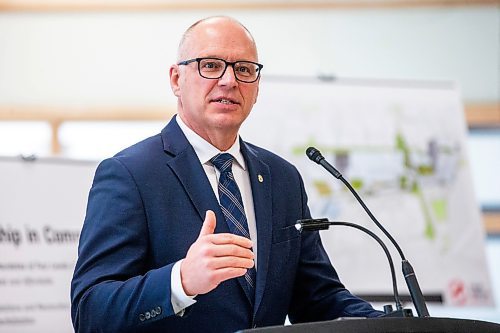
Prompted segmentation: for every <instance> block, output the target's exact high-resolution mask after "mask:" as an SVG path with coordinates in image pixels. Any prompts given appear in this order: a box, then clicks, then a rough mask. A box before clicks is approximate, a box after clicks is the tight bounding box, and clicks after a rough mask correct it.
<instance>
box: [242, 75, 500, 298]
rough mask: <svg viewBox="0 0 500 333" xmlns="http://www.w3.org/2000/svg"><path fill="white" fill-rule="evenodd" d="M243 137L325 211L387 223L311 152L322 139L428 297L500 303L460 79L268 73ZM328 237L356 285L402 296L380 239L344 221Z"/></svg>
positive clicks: (334, 216)
mask: <svg viewBox="0 0 500 333" xmlns="http://www.w3.org/2000/svg"><path fill="white" fill-rule="evenodd" d="M242 136H243V138H244V139H245V140H247V141H250V142H252V143H255V144H257V145H260V146H262V147H265V148H268V149H270V150H271V151H274V152H276V153H277V154H279V155H281V156H283V157H284V158H285V159H287V160H289V161H290V162H291V163H293V164H294V165H296V166H297V167H298V168H299V170H300V172H301V174H302V176H303V178H304V181H305V184H306V190H307V191H308V195H309V207H310V208H311V212H312V215H313V217H316V218H320V217H328V218H330V220H337V221H350V222H355V223H358V224H361V225H363V226H365V227H368V228H369V229H371V230H373V231H375V230H377V228H376V227H375V225H374V224H373V223H372V222H371V221H370V220H369V218H368V216H367V215H366V213H365V212H364V211H363V210H362V208H361V207H360V205H359V204H358V203H357V202H356V201H355V199H354V197H353V196H352V195H351V193H349V192H348V190H347V189H346V188H345V187H344V185H343V184H342V183H341V182H340V181H339V180H337V179H335V178H333V177H332V176H331V175H330V174H328V173H327V172H326V171H325V170H324V169H323V168H322V167H321V166H319V165H317V164H314V163H313V162H311V161H310V160H309V159H308V158H307V157H306V155H305V150H306V148H307V147H308V146H316V147H317V148H318V149H319V150H320V151H322V153H323V155H324V156H325V158H326V159H327V160H329V161H330V162H331V163H332V164H333V165H334V166H336V167H337V168H338V169H339V170H340V172H341V173H342V174H343V175H344V177H345V178H346V179H347V180H349V181H350V182H351V183H352V184H353V186H354V187H355V188H356V189H357V191H358V193H359V194H360V195H361V197H362V198H364V200H365V202H366V204H367V205H368V207H369V208H370V209H371V210H372V212H373V214H374V215H375V216H376V217H377V218H378V220H379V221H380V222H381V223H382V224H383V225H384V226H385V227H386V229H388V230H389V232H390V233H392V235H393V236H394V238H395V239H396V240H397V241H398V242H399V244H400V246H401V247H402V248H403V252H404V253H405V256H406V257H407V258H408V259H409V260H410V262H411V263H412V264H413V266H414V268H415V271H416V272H417V276H418V278H419V282H420V284H421V287H422V290H423V292H424V294H426V295H434V296H436V295H437V296H438V298H442V299H443V302H444V303H445V304H447V305H475V306H482V305H492V304H493V296H492V292H491V283H490V281H489V275H488V269H487V263H486V259H485V250H484V231H483V228H482V224H481V220H480V211H479V208H478V205H477V203H476V199H475V195H474V189H473V184H472V178H471V171H470V165H469V162H468V159H467V151H466V149H467V148H466V142H465V140H466V124H465V120H464V115H463V109H462V104H461V100H460V94H459V92H458V89H456V87H455V86H454V85H453V84H451V83H447V82H408V81H376V80H340V81H328V82H324V81H319V80H297V82H292V83H291V82H290V80H288V81H287V82H286V81H279V80H274V81H273V80H268V81H266V80H263V81H262V82H261V86H260V95H259V99H258V102H257V104H256V105H255V108H254V110H253V111H252V114H251V115H250V117H249V119H248V120H247V123H246V124H245V125H244V126H243V129H242ZM275 193H279V191H275ZM281 195H286V193H282V194H281ZM376 233H378V234H379V235H381V233H380V232H376ZM321 236H322V239H323V241H324V244H325V248H326V249H327V252H328V253H329V255H330V258H331V260H332V263H333V264H334V266H335V267H336V268H337V270H338V273H339V275H340V277H341V279H342V281H344V282H345V284H346V285H347V286H348V287H349V288H350V289H351V290H352V291H353V292H356V293H358V294H363V295H380V294H384V295H391V294H392V289H391V280H390V275H389V268H388V264H387V260H386V258H385V256H384V255H383V251H382V249H381V248H380V247H379V246H378V244H377V243H375V242H374V241H373V240H372V239H370V238H368V237H367V236H366V235H364V234H362V233H359V231H357V230H354V229H346V228H344V227H335V228H333V229H330V230H328V231H323V232H322V233H321ZM387 245H388V246H389V243H388V241H387ZM390 247H392V246H390ZM393 258H394V261H395V264H396V270H397V273H398V274H397V275H398V279H399V283H398V285H399V289H400V293H402V294H408V291H407V288H406V286H405V283H404V279H403V278H402V274H401V273H400V271H401V266H400V262H401V261H400V259H399V256H398V255H397V253H396V252H395V251H394V252H393Z"/></svg>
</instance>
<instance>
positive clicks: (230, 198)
mask: <svg viewBox="0 0 500 333" xmlns="http://www.w3.org/2000/svg"><path fill="white" fill-rule="evenodd" d="M233 159H234V158H233V156H232V155H231V154H228V153H222V154H219V155H217V156H215V157H214V158H212V159H211V162H212V164H213V165H214V166H215V167H216V168H217V170H219V172H220V177H219V185H218V189H219V202H220V207H221V209H222V212H223V213H224V217H225V218H226V222H227V225H228V226H229V230H231V232H232V233H233V234H235V235H239V236H243V237H246V238H248V239H250V233H249V232H248V223H247V218H246V216H245V210H244V209H243V201H242V199H241V193H240V190H239V188H238V184H236V181H235V180H234V175H233V172H232V164H233ZM255 277H256V270H255V267H252V268H251V269H248V270H247V272H246V273H245V280H246V282H247V283H246V288H247V291H248V295H249V297H250V301H251V302H252V304H253V302H254V299H255Z"/></svg>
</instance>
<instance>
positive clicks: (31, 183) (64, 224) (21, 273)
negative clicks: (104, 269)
mask: <svg viewBox="0 0 500 333" xmlns="http://www.w3.org/2000/svg"><path fill="white" fill-rule="evenodd" d="M96 166H97V164H96V163H95V162H81V161H71V160H64V159H49V158H45V159H35V160H23V159H21V158H18V157H12V158H7V157H2V158H0V203H1V209H0V332H9V333H16V332H20V333H21V332H22V333H26V332H54V333H57V332H72V331H73V328H72V325H71V317H70V281H71V277H72V274H73V269H74V267H75V264H76V258H77V245H78V238H79V235H80V230H81V227H82V223H83V218H84V216H85V208H86V203H87V195H88V191H89V189H90V186H91V183H92V178H93V175H94V170H95V168H96Z"/></svg>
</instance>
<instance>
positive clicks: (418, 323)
mask: <svg viewBox="0 0 500 333" xmlns="http://www.w3.org/2000/svg"><path fill="white" fill-rule="evenodd" d="M240 332H241V333H299V332H300V333H303V332H307V333H327V332H328V333H382V332H383V333H396V332H397V333H402V332H418V333H438V332H439V333H499V332H500V324H495V323H490V322H486V321H480V320H470V319H455V318H431V317H427V318H420V317H416V318H371V319H361V318H346V319H337V320H331V321H321V322H313V323H306V324H295V325H290V326H270V327H264V328H254V329H248V330H243V331H240Z"/></svg>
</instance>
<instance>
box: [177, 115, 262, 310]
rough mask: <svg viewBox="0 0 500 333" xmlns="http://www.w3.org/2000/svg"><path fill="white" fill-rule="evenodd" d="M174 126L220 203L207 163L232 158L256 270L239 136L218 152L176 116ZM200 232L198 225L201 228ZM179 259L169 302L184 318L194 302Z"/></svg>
mask: <svg viewBox="0 0 500 333" xmlns="http://www.w3.org/2000/svg"><path fill="white" fill-rule="evenodd" d="M175 119H176V121H177V124H178V125H179V127H180V128H181V130H182V132H183V133H184V135H185V136H186V138H187V140H188V141H189V143H190V144H191V146H193V148H194V151H195V153H196V155H197V156H198V159H199V160H200V163H201V165H202V166H203V170H204V171H205V173H206V175H207V178H208V180H209V182H210V185H211V186H212V190H213V191H214V194H215V196H216V197H217V200H219V190H218V183H219V176H220V172H219V170H217V168H216V167H215V166H214V165H213V164H212V162H210V160H211V159H212V158H213V157H214V156H216V155H218V154H220V153H229V154H231V155H232V156H233V157H234V160H233V166H232V171H233V175H234V179H235V181H236V183H237V184H238V187H239V190H240V192H241V198H242V200H243V207H244V209H245V215H246V218H247V222H248V229H249V232H250V238H251V239H252V241H253V248H252V250H253V252H254V254H255V267H256V268H257V226H256V223H255V211H254V205H253V197H252V187H251V185H250V177H249V174H248V169H247V166H246V163H245V159H244V158H243V155H242V154H241V151H240V140H239V136H238V137H237V138H236V141H235V142H234V144H233V145H232V146H231V148H229V149H228V150H227V151H224V152H222V151H220V150H219V149H217V148H215V147H214V146H212V145H211V144H210V143H208V142H207V141H205V139H203V138H202V137H201V136H199V135H198V134H196V133H195V132H194V131H193V130H192V129H190V128H189V127H188V126H187V125H186V124H185V123H184V122H183V121H182V119H181V118H180V117H179V116H178V115H177V117H176V118H175ZM217 223H226V221H225V220H224V221H217ZM200 230H201V225H200ZM181 262H182V260H180V261H178V262H176V263H175V264H174V267H173V268H172V276H171V286H170V287H171V294H172V296H171V301H172V307H173V308H174V312H175V313H176V314H177V315H181V316H182V315H183V314H184V309H185V308H187V307H188V306H190V305H192V304H194V303H196V300H195V299H194V297H195V296H193V297H190V296H187V295H186V293H185V292H184V289H183V288H182V283H181V270H180V266H181Z"/></svg>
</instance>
